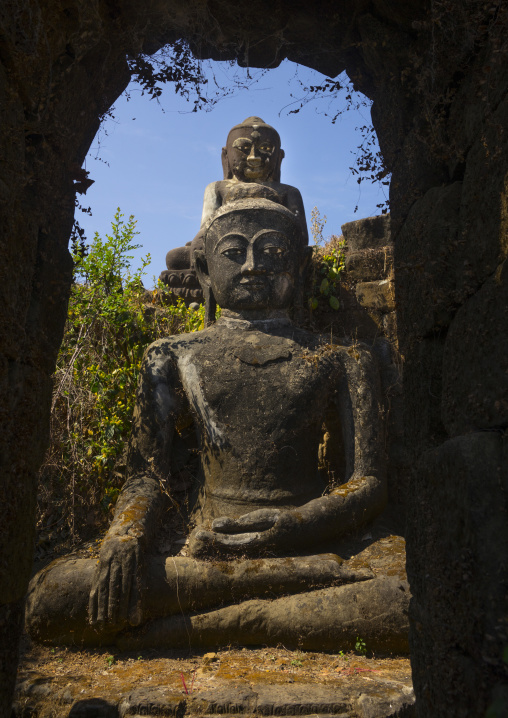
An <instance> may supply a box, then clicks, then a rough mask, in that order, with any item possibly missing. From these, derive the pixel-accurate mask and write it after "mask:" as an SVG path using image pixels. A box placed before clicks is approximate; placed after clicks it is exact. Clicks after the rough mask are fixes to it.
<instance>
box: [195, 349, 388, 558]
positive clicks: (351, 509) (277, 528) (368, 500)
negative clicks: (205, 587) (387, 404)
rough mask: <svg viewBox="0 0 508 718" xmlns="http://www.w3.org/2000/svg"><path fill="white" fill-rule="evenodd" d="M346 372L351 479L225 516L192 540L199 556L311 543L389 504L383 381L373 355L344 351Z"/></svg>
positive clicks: (342, 409) (342, 385)
mask: <svg viewBox="0 0 508 718" xmlns="http://www.w3.org/2000/svg"><path fill="white" fill-rule="evenodd" d="M338 351H339V359H340V361H341V363H342V365H343V374H342V378H341V380H340V382H339V383H338V385H337V386H336V391H335V396H336V404H337V410H338V413H339V415H340V418H341V424H342V427H343V440H344V446H345V453H346V476H347V477H348V481H347V482H346V483H345V484H343V485H342V486H340V487H338V488H337V489H335V490H333V491H332V492H331V493H330V494H328V495H326V496H321V497H319V498H317V499H314V500H312V501H309V502H308V503H307V504H304V505H303V506H300V507H298V508H294V509H289V510H279V509H260V510H258V511H253V512H251V513H249V514H246V515H245V516H242V517H240V518H239V519H230V518H228V517H223V518H220V519H216V520H215V521H214V522H213V523H212V527H211V530H204V529H198V530H196V531H195V532H194V535H193V536H192V539H191V551H192V552H193V553H194V555H200V554H205V553H207V552H209V551H210V550H213V549H214V550H215V551H217V552H218V553H238V552H241V553H245V554H251V555H252V554H255V553H257V552H259V551H260V550H263V549H267V550H291V549H299V548H304V547H311V546H313V545H315V544H317V543H319V542H322V541H326V540H331V539H334V538H336V537H339V536H340V535H342V534H345V533H348V532H351V531H354V530H356V529H357V528H359V527H361V526H362V525H364V524H366V523H368V522H369V521H372V520H373V519H374V518H375V517H376V516H377V515H378V514H380V513H381V511H382V510H383V509H384V507H385V505H386V499H387V486H386V476H385V466H384V464H385V461H384V450H383V431H382V422H381V412H380V406H379V399H380V393H379V382H378V376H377V370H376V367H375V365H374V363H373V361H372V357H371V356H370V353H369V352H368V351H366V350H364V349H362V348H360V347H353V348H347V349H340V350H338Z"/></svg>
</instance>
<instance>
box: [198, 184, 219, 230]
mask: <svg viewBox="0 0 508 718" xmlns="http://www.w3.org/2000/svg"><path fill="white" fill-rule="evenodd" d="M221 204H222V198H221V196H220V193H219V182H210V184H209V185H207V186H206V189H205V194H204V197H203V212H202V214H201V228H203V227H204V225H205V223H206V221H207V219H209V218H210V217H211V216H212V215H213V214H215V212H216V211H217V210H218V209H219V207H220V206H221Z"/></svg>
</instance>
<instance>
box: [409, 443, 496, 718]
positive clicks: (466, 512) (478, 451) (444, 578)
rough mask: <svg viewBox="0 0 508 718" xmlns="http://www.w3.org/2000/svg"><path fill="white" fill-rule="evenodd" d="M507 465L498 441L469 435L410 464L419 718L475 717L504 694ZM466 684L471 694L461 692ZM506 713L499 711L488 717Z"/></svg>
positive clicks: (410, 525)
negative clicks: (412, 468)
mask: <svg viewBox="0 0 508 718" xmlns="http://www.w3.org/2000/svg"><path fill="white" fill-rule="evenodd" d="M507 459H508V452H507V442H506V437H505V436H503V435H502V434H501V433H499V432H478V433H471V434H468V435H466V436H459V437H456V438H454V439H450V440H449V441H447V442H445V443H444V444H442V445H441V446H440V447H439V448H437V449H433V450H431V451H429V452H427V453H426V454H424V456H423V457H422V458H421V460H420V462H419V465H418V470H417V472H416V475H415V483H414V484H413V488H412V490H413V491H415V492H417V494H418V496H419V497H420V500H419V501H418V503H417V504H413V506H412V510H411V512H410V515H409V517H408V532H409V536H408V575H409V578H410V582H411V589H412V591H413V598H412V601H411V616H412V628H411V633H412V645H413V647H414V651H415V653H414V655H413V658H412V665H413V679H414V681H415V687H416V690H417V692H418V695H419V701H420V705H419V711H420V714H421V715H428V716H433V717H434V716H436V718H441V716H442V717H443V718H444V716H449V715H457V716H461V715H463V716H483V715H485V714H486V711H487V708H488V706H489V704H490V703H491V702H492V701H493V700H494V692H495V691H496V690H497V687H498V686H499V685H506V668H505V666H504V664H503V651H505V649H506V645H507V643H508V621H507V615H506V591H507V589H508V571H507V566H506V556H508V521H507V520H506V519H507V512H508V503H507V496H508V461H507ZM444 616H447V617H448V620H447V622H446V623H444V622H443V617H444ZM472 680H474V684H475V690H474V691H469V690H465V686H468V684H469V682H470V681H472ZM440 681H444V682H445V684H446V686H447V692H446V693H443V691H442V690H441V689H440V686H441V685H442V684H441V683H440ZM507 709H508V704H507V703H504V708H503V709H502V710H501V712H500V713H498V714H497V715H505V714H506V710H507Z"/></svg>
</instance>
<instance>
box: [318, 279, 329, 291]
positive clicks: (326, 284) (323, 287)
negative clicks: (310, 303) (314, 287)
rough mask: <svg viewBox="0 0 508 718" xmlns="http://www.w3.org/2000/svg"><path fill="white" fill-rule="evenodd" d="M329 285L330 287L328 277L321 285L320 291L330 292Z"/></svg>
mask: <svg viewBox="0 0 508 718" xmlns="http://www.w3.org/2000/svg"><path fill="white" fill-rule="evenodd" d="M329 287H330V282H329V281H328V279H326V278H325V279H323V281H322V282H321V284H320V285H319V291H320V292H321V294H328V291H329Z"/></svg>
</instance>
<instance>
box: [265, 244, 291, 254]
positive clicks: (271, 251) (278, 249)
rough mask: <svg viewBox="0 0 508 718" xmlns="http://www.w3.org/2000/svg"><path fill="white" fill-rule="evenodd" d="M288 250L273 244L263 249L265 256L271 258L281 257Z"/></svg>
mask: <svg viewBox="0 0 508 718" xmlns="http://www.w3.org/2000/svg"><path fill="white" fill-rule="evenodd" d="M285 251H286V250H285V249H284V248H283V247H276V246H275V245H273V244H267V245H265V246H264V247H263V254H268V255H269V256H271V257H281V256H282V255H283V254H284V252H285Z"/></svg>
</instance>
